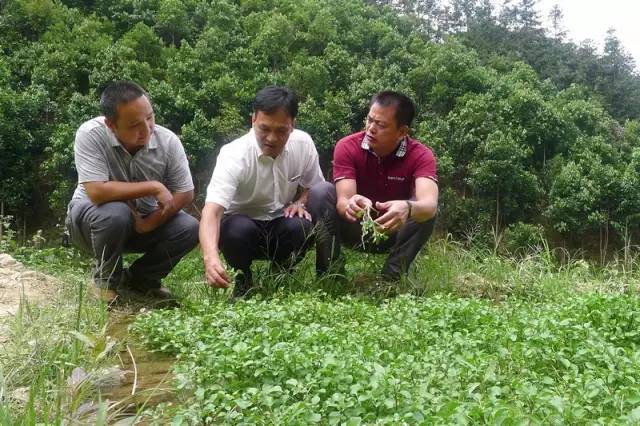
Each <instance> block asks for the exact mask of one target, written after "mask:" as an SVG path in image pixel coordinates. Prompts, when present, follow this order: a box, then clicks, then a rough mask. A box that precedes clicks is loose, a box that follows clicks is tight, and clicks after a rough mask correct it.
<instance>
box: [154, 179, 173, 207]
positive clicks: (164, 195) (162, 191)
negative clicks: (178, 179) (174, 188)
mask: <svg viewBox="0 0 640 426" xmlns="http://www.w3.org/2000/svg"><path fill="white" fill-rule="evenodd" d="M156 183H157V185H156V186H157V188H156V192H155V193H154V194H153V196H154V197H155V198H156V200H158V206H159V207H160V210H162V215H164V214H165V213H167V212H168V211H170V210H171V209H172V208H173V195H171V192H169V190H168V189H167V187H166V186H164V185H163V184H162V183H160V182H156Z"/></svg>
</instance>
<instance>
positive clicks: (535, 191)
mask: <svg viewBox="0 0 640 426" xmlns="http://www.w3.org/2000/svg"><path fill="white" fill-rule="evenodd" d="M491 4H492V2H488V1H485V0H473V1H469V0H454V1H449V2H444V1H428V2H426V1H421V0H409V1H402V2H397V1H394V2H392V1H387V0H376V1H363V0H339V1H338V0H304V1H299V0H296V1H293V0H270V1H233V0H171V1H168V0H148V1H131V0H109V1H101V2H80V1H75V0H67V1H60V2H57V1H55V2H54V1H52V0H38V1H34V0H10V1H6V2H3V3H2V6H1V7H0V49H2V55H0V83H1V85H0V87H2V88H1V89H0V139H1V140H2V144H0V185H1V187H0V203H2V204H3V205H4V212H0V214H4V215H13V216H14V217H15V218H16V221H14V223H12V224H11V226H12V227H13V228H14V229H15V230H16V231H18V232H20V234H22V233H23V229H24V228H25V226H24V225H25V222H26V224H27V232H29V229H32V230H35V229H36V226H42V225H41V222H43V218H51V220H56V221H57V222H58V223H61V218H62V216H63V215H64V212H65V206H66V203H67V201H68V199H69V197H70V193H71V191H72V189H73V187H74V186H75V173H74V170H73V158H72V142H73V136H74V132H75V129H76V128H77V126H78V125H79V124H80V123H81V122H82V121H84V120H86V119H87V118H89V117H91V116H93V115H96V114H98V108H97V99H98V95H99V93H100V90H101V88H102V87H104V85H105V84H106V83H107V82H108V81H110V80H113V79H121V78H130V79H134V80H137V81H139V82H140V83H141V84H143V85H144V86H145V87H147V88H148V89H149V92H150V95H151V97H152V99H153V101H154V104H155V106H156V112H157V122H158V123H160V124H162V125H165V126H167V127H169V128H170V129H172V130H174V131H175V132H176V133H178V134H179V135H180V136H181V138H182V140H183V142H184V145H185V148H186V151H187V154H188V156H189V160H190V162H191V166H192V169H193V172H194V176H195V180H196V186H197V193H198V194H200V198H199V200H198V202H201V201H202V200H201V194H202V192H203V188H204V186H205V185H206V184H207V182H208V179H209V176H210V173H211V169H212V166H213V163H214V161H215V154H216V153H217V151H218V150H219V148H220V146H221V145H223V144H224V143H226V142H227V141H229V140H230V139H232V138H234V137H235V136H237V135H238V134H240V133H242V132H244V131H245V129H246V126H247V123H248V117H249V114H250V111H251V106H250V102H251V99H252V97H253V96H254V94H255V92H256V91H257V90H258V89H259V88H261V87H262V86H264V85H266V84H273V83H278V84H287V85H290V86H291V87H293V88H294V89H296V90H297V92H298V93H299V94H300V97H301V101H302V102H301V109H300V116H299V117H298V120H297V123H298V125H299V127H301V128H302V129H304V130H306V131H308V132H309V133H310V134H311V135H312V136H313V138H314V140H315V141H316V144H317V146H318V149H319V151H320V155H321V161H322V165H323V167H324V168H325V170H326V169H328V166H329V162H330V158H331V152H332V148H333V146H334V144H335V142H336V140H337V139H338V138H339V137H341V136H343V135H345V134H348V133H349V132H351V131H353V130H357V129H360V128H361V126H362V122H363V118H364V113H365V110H366V104H367V101H368V99H369V98H370V96H371V95H372V94H373V93H375V92H376V91H378V90H380V89H383V88H393V89H397V90H401V91H404V92H406V93H407V94H409V95H410V96H411V97H413V98H414V99H415V100H416V102H417V104H418V106H419V114H418V116H417V119H416V122H415V126H414V127H415V128H414V131H413V134H414V135H415V136H417V137H418V138H419V139H421V140H422V141H424V142H425V143H426V144H428V145H429V146H431V147H433V149H434V151H435V153H436V155H437V156H438V159H439V175H440V182H441V192H442V196H441V200H442V209H441V210H442V213H441V215H440V217H439V221H438V226H439V227H440V228H441V229H443V230H445V232H447V233H451V234H453V235H454V236H455V237H456V238H461V237H463V236H464V235H465V234H468V233H469V232H475V231H476V228H478V229H479V230H480V231H482V232H483V233H484V234H488V233H490V232H491V229H492V228H494V232H496V233H499V232H501V231H502V230H503V229H505V228H507V227H508V226H510V225H512V224H516V223H518V222H522V223H523V224H529V225H533V226H536V225H540V226H542V229H543V231H544V233H545V235H547V236H553V240H554V243H555V244H558V243H566V244H567V245H568V246H569V247H575V246H578V245H580V246H584V248H585V249H589V250H592V249H596V251H597V249H598V248H599V249H600V251H601V254H602V258H603V259H604V258H605V257H606V254H610V253H611V252H612V250H611V248H610V246H611V245H613V246H614V247H616V248H617V247H620V246H622V245H623V244H625V245H627V246H628V247H632V246H633V245H634V244H633V240H634V239H635V237H636V233H637V231H638V225H639V222H638V214H637V212H638V208H639V207H640V201H639V200H638V196H637V191H636V190H635V189H636V188H637V187H638V182H637V180H638V159H640V151H638V150H640V124H639V123H638V121H637V119H638V114H639V113H640V78H639V77H638V74H637V70H636V68H635V64H634V63H633V60H632V59H631V58H630V57H629V55H628V54H627V53H626V52H625V50H624V48H623V46H622V45H621V44H620V42H619V40H618V39H617V38H616V36H615V33H613V32H612V33H610V34H609V35H608V36H607V38H606V40H605V43H604V46H605V47H604V52H603V53H602V54H599V53H597V51H596V50H595V48H593V46H591V45H588V44H583V45H580V46H576V45H574V44H572V43H569V42H566V41H565V40H564V38H563V37H564V36H563V31H562V22H561V15H562V13H561V11H560V10H556V11H555V15H554V16H555V17H554V20H553V22H554V25H553V28H552V29H551V30H550V31H548V32H546V33H545V31H544V30H543V29H542V28H541V26H540V21H541V18H540V17H539V16H537V14H536V13H535V11H534V5H535V1H534V0H522V1H519V2H505V4H504V5H503V6H502V7H499V8H498V7H494V6H491ZM46 210H51V213H52V214H51V215H47V214H43V213H42V212H44V211H46ZM25 212H38V213H37V215H34V216H33V217H32V216H30V215H29V214H27V213H25ZM52 224H53V223H49V225H52ZM21 237H22V239H23V240H27V239H28V238H25V237H24V236H22V235H21ZM586 237H590V238H588V239H586ZM593 237H595V242H594V243H593V244H592V243H589V242H588V241H593ZM585 239H586V241H587V242H586V243H585Z"/></svg>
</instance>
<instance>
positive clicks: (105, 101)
mask: <svg viewBox="0 0 640 426" xmlns="http://www.w3.org/2000/svg"><path fill="white" fill-rule="evenodd" d="M100 106H101V108H102V112H103V114H104V116H102V117H96V118H94V119H91V120H89V121H87V122H85V123H84V124H82V125H81V126H80V128H79V129H78V132H77V133H76V139H75V145H74V153H75V164H76V169H77V171H78V187H77V188H76V191H75V193H74V194H73V198H72V199H71V202H70V203H69V207H68V210H67V229H68V231H69V233H70V236H71V239H72V241H73V242H74V244H76V245H77V246H79V247H80V248H82V249H84V250H87V251H89V252H90V253H91V254H92V255H93V256H94V258H95V261H96V265H95V269H94V276H93V277H94V281H95V283H96V287H97V291H96V293H97V295H98V296H99V298H100V299H102V300H104V301H106V302H108V303H111V302H112V301H114V300H115V298H116V297H117V289H118V286H119V285H120V284H122V285H123V286H124V287H128V288H129V289H130V290H133V291H135V292H138V293H141V294H147V295H150V296H155V297H159V298H170V297H171V293H170V292H169V290H168V289H166V288H165V287H162V286H161V282H160V280H161V279H162V278H164V277H165V276H167V274H169V272H170V271H171V270H172V269H173V267H174V266H175V265H176V264H177V263H178V262H179V261H180V259H181V258H182V257H183V256H184V255H185V254H187V253H188V252H189V251H190V250H191V249H193V247H195V246H196V245H197V244H198V221H197V220H196V219H195V218H193V217H192V216H190V215H188V214H186V213H185V212H183V211H182V208H183V207H185V206H186V205H187V204H189V203H190V202H191V201H192V200H193V181H192V179H191V173H190V172H189V164H188V162H187V157H186V155H185V152H184V149H183V147H182V144H181V143H180V140H179V139H178V137H177V136H176V135H175V134H174V133H173V132H171V131H170V130H168V129H166V128H164V127H162V126H157V125H156V124H155V118H154V112H153V107H152V105H151V102H150V101H149V97H148V95H147V93H146V92H145V91H144V90H143V89H142V88H141V87H140V86H138V85H137V84H135V83H133V82H130V81H118V82H114V83H112V84H110V85H109V86H108V87H107V88H106V89H105V90H104V92H103V93H102V96H101V98H100ZM125 252H136V253H144V254H143V256H142V257H140V258H139V259H137V260H136V261H135V262H133V263H132V264H131V265H130V266H129V268H128V270H124V269H123V263H122V254H123V253H125Z"/></svg>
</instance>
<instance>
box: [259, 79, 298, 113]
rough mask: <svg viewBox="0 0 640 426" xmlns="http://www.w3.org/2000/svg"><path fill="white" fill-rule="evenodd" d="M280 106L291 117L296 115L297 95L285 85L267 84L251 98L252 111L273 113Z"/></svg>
mask: <svg viewBox="0 0 640 426" xmlns="http://www.w3.org/2000/svg"><path fill="white" fill-rule="evenodd" d="M280 108H282V109H284V110H285V111H286V112H287V114H289V116H290V117H291V118H296V115H298V96H297V95H296V93H295V92H294V91H293V90H291V89H290V88H288V87H286V86H267V87H265V88H264V89H262V90H260V91H259V92H258V93H257V94H256V97H255V99H254V100H253V112H254V113H257V112H258V111H262V112H264V113H266V114H273V113H274V112H276V111H277V110H279V109H280Z"/></svg>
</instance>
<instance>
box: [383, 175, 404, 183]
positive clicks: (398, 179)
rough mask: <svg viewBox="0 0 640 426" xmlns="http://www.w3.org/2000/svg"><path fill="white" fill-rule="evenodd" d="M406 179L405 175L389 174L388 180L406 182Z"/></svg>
mask: <svg viewBox="0 0 640 426" xmlns="http://www.w3.org/2000/svg"><path fill="white" fill-rule="evenodd" d="M405 179H406V178H405V177H404V176H387V180H394V181H396V182H404V181H405Z"/></svg>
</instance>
